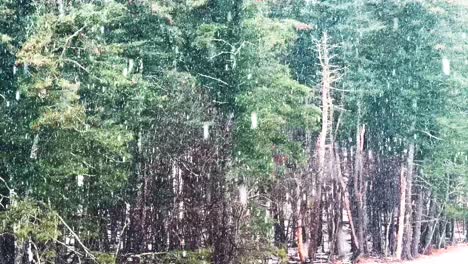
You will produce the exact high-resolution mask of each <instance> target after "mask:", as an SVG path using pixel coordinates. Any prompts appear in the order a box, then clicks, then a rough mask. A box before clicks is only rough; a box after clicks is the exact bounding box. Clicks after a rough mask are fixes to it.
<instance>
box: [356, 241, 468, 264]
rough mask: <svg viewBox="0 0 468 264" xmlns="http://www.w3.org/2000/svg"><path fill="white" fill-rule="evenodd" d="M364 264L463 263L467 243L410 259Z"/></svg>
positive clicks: (467, 257)
mask: <svg viewBox="0 0 468 264" xmlns="http://www.w3.org/2000/svg"><path fill="white" fill-rule="evenodd" d="M363 263H366V264H377V263H380V264H381V263H401V264H465V263H468V245H467V244H465V245H459V246H454V247H450V248H448V249H441V250H437V251H435V252H434V253H433V254H431V255H428V256H420V257H418V258H417V259H415V260H412V261H386V262H385V261H381V260H380V261H378V260H376V261H365V262H363Z"/></svg>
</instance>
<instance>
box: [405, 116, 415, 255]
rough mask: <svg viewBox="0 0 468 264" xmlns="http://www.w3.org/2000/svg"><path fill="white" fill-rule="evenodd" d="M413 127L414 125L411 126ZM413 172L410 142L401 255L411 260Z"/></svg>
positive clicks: (412, 146)
mask: <svg viewBox="0 0 468 264" xmlns="http://www.w3.org/2000/svg"><path fill="white" fill-rule="evenodd" d="M412 127H414V124H413V125H412ZM413 170H414V143H413V142H411V143H410V145H409V150H408V170H407V174H406V183H407V185H406V196H405V201H406V211H405V213H406V214H405V239H404V242H405V243H404V248H403V255H404V257H405V258H406V259H412V254H411V253H412V250H411V245H412V240H413V226H412V221H411V220H412V219H411V218H412V214H413V208H412V201H411V196H412V186H413Z"/></svg>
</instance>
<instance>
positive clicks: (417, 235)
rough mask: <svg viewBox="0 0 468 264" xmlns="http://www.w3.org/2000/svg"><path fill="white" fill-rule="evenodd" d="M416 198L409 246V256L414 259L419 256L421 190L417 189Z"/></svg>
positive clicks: (421, 209)
mask: <svg viewBox="0 0 468 264" xmlns="http://www.w3.org/2000/svg"><path fill="white" fill-rule="evenodd" d="M417 192H418V193H417V197H416V214H415V217H414V222H415V226H414V232H413V241H412V245H411V254H412V256H413V257H414V258H417V257H418V256H419V243H420V240H421V220H422V213H423V200H424V199H423V194H422V189H421V188H418V191H417Z"/></svg>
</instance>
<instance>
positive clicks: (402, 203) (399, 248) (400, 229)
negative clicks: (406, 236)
mask: <svg viewBox="0 0 468 264" xmlns="http://www.w3.org/2000/svg"><path fill="white" fill-rule="evenodd" d="M405 174H406V173H405V167H404V165H403V164H402V165H401V172H400V211H399V216H398V233H397V247H396V252H395V257H396V258H397V259H401V254H402V252H403V232H404V230H405V226H404V224H405V209H406V206H405V201H406V199H405V195H406V183H407V181H406V177H405Z"/></svg>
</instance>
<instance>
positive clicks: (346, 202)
mask: <svg viewBox="0 0 468 264" xmlns="http://www.w3.org/2000/svg"><path fill="white" fill-rule="evenodd" d="M335 155H336V164H337V169H338V170H337V176H338V180H339V182H340V186H341V191H342V192H343V194H344V195H343V196H344V201H343V203H344V206H345V210H346V213H347V214H348V219H349V226H350V227H351V237H352V239H353V243H354V244H355V245H359V242H358V238H357V235H356V228H355V224H354V220H353V215H352V213H351V206H350V201H349V193H348V191H347V189H346V184H345V182H344V180H343V175H342V173H341V165H340V164H341V162H340V156H339V153H338V151H337V152H336V154H335Z"/></svg>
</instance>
